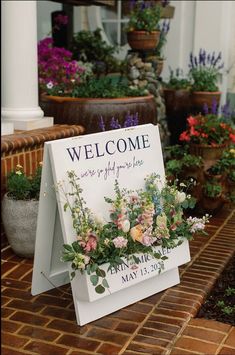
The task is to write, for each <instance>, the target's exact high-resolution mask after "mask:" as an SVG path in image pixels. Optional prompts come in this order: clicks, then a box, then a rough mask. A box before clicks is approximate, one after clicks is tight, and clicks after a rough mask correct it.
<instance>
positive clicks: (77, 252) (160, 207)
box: [58, 171, 208, 293]
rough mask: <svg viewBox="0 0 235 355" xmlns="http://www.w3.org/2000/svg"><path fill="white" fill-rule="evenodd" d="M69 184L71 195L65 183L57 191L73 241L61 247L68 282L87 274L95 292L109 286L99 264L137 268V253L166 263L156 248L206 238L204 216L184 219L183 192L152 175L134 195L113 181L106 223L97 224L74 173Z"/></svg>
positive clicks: (188, 201)
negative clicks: (200, 235)
mask: <svg viewBox="0 0 235 355" xmlns="http://www.w3.org/2000/svg"><path fill="white" fill-rule="evenodd" d="M68 181H69V185H70V187H71V190H70V191H68V192H66V191H65V190H64V188H63V184H59V185H58V189H62V192H63V195H64V196H65V198H66V203H65V205H64V211H67V210H69V211H70V213H71V216H72V223H73V227H74V229H75V232H76V235H77V238H76V240H75V241H74V242H73V243H72V244H71V245H68V244H65V245H64V250H63V254H62V258H61V260H62V261H64V262H70V263H71V268H72V270H73V271H72V273H71V276H72V278H73V277H74V276H75V272H76V271H77V270H79V271H81V272H86V273H87V274H88V275H90V281H91V283H92V284H93V285H94V287H95V290H96V292H97V293H103V292H104V291H105V288H108V287H109V286H108V282H107V280H106V278H105V277H106V273H105V271H104V270H103V269H102V264H104V263H108V264H109V269H111V268H112V267H114V268H117V267H118V266H119V265H121V264H122V263H124V261H123V259H122V258H127V259H131V258H132V259H133V260H134V262H135V263H139V259H138V258H137V257H136V254H139V253H146V254H150V255H151V256H153V257H154V258H156V259H162V260H165V259H166V257H165V256H161V255H160V254H159V253H158V252H156V250H155V248H154V247H155V246H158V245H161V246H163V247H166V248H175V247H177V246H178V245H180V244H182V242H183V239H184V238H186V239H191V238H192V235H193V234H194V233H196V232H202V233H205V232H204V228H205V224H206V222H207V221H208V216H207V215H206V216H204V217H203V218H195V217H194V218H193V217H189V218H185V217H184V214H183V210H184V209H186V208H193V207H194V203H195V201H194V200H193V199H192V198H191V196H189V195H186V193H185V192H184V191H183V190H182V188H181V190H179V189H177V187H176V185H174V184H172V185H168V184H167V183H166V182H165V183H161V181H160V179H159V177H158V176H157V175H156V174H151V175H150V176H147V177H146V179H145V188H144V189H139V190H137V191H132V190H127V189H124V188H123V189H121V188H120V187H119V184H118V182H117V180H116V181H115V186H114V192H115V195H114V198H109V197H105V201H106V202H107V203H108V204H109V205H110V216H109V217H110V220H109V221H108V222H106V221H104V220H103V219H102V218H99V219H98V218H97V216H95V215H94V214H93V213H92V211H91V210H90V209H88V208H87V207H86V205H85V204H86V203H85V201H84V199H83V197H82V189H81V188H80V185H79V182H78V178H77V176H76V174H75V172H73V171H70V172H68ZM182 185H183V184H182ZM183 187H185V185H183ZM109 269H108V270H109ZM100 279H101V281H100Z"/></svg>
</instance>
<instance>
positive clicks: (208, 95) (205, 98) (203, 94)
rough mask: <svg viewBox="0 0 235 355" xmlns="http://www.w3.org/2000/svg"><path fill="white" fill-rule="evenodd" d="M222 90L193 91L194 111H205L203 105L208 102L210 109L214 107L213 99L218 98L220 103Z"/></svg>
mask: <svg viewBox="0 0 235 355" xmlns="http://www.w3.org/2000/svg"><path fill="white" fill-rule="evenodd" d="M220 96H221V92H220V91H215V92H207V91H193V92H192V109H193V112H194V113H199V112H200V113H203V106H204V105H205V104H207V106H208V108H209V110H210V109H211V107H212V103H213V100H216V102H217V104H218V105H219V102H220Z"/></svg>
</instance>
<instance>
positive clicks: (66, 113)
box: [40, 95, 157, 134]
mask: <svg viewBox="0 0 235 355" xmlns="http://www.w3.org/2000/svg"><path fill="white" fill-rule="evenodd" d="M40 106H41V107H42V109H43V111H44V113H45V115H46V116H53V117H54V123H56V124H71V125H72V124H78V125H81V126H83V127H84V128H85V133H86V134H87V133H97V132H100V131H101V129H100V126H99V122H100V117H101V116H102V117H103V120H104V123H105V126H106V130H108V129H110V128H109V123H110V121H111V119H112V117H114V118H115V119H118V121H119V123H120V124H121V125H123V122H124V121H125V118H126V115H127V114H128V113H130V114H132V115H133V114H136V113H138V118H139V124H140V125H141V124H146V123H153V124H156V123H157V109H156V104H155V100H154V96H153V95H147V96H138V97H124V98H115V99H108V98H104V99H103V98H102V99H101V98H100V99H99V98H97V99H92V98H71V97H60V96H43V97H41V101H40Z"/></svg>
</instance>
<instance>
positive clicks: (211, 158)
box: [189, 143, 227, 170]
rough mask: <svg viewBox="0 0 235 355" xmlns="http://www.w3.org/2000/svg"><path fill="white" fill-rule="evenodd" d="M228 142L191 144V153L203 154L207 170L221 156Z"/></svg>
mask: <svg viewBox="0 0 235 355" xmlns="http://www.w3.org/2000/svg"><path fill="white" fill-rule="evenodd" d="M226 148H227V144H217V145H213V146H212V145H206V144H193V143H190V144H189V151H190V154H193V155H197V156H201V157H202V158H203V161H204V166H205V170H207V169H209V168H210V167H211V166H212V165H213V164H214V163H215V162H216V161H217V160H218V159H220V158H221V156H222V154H223V151H224V150H225V149H226Z"/></svg>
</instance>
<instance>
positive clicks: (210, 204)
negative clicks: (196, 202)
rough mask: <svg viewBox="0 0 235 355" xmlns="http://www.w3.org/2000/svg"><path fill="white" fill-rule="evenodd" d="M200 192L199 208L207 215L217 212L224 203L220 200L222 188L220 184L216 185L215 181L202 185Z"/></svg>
mask: <svg viewBox="0 0 235 355" xmlns="http://www.w3.org/2000/svg"><path fill="white" fill-rule="evenodd" d="M202 191H203V195H202V200H201V206H202V208H203V210H204V211H206V212H209V213H215V212H216V211H218V209H220V208H221V207H222V205H223V202H224V201H223V198H222V192H223V188H222V186H221V184H218V183H217V181H216V180H211V181H210V182H206V183H205V184H204V186H203V190H202Z"/></svg>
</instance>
